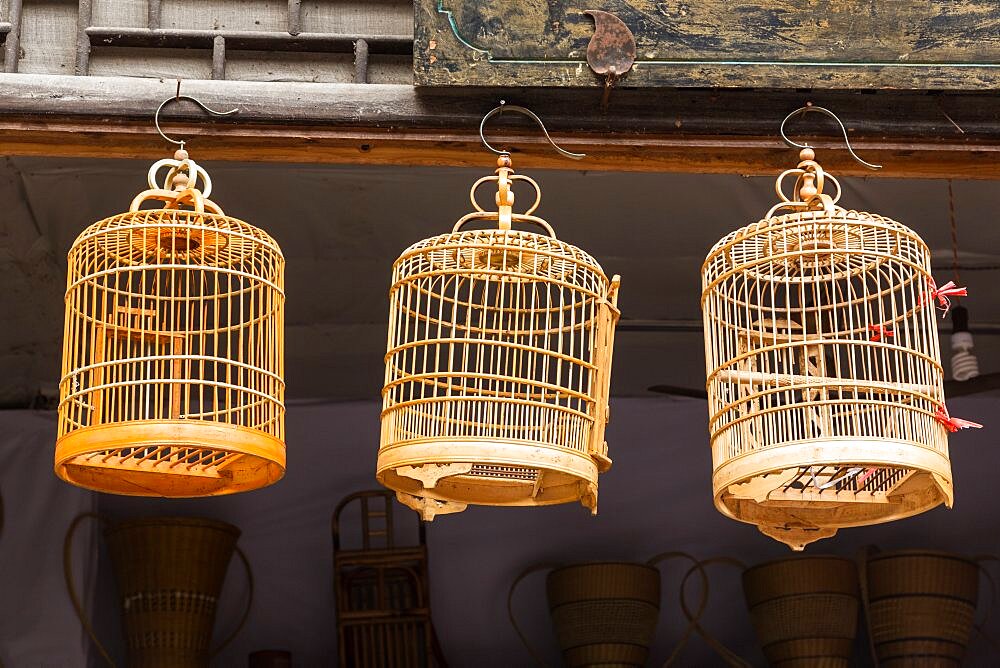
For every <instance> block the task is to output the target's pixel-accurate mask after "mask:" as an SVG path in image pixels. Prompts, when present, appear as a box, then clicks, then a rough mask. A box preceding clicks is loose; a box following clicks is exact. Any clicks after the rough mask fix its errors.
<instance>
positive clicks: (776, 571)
mask: <svg viewBox="0 0 1000 668" xmlns="http://www.w3.org/2000/svg"><path fill="white" fill-rule="evenodd" d="M743 593H744V594H745V595H746V600H747V607H748V608H749V610H750V618H751V620H752V621H753V627H754V630H755V631H756V633H757V639H758V641H759V642H760V645H761V648H762V649H763V650H764V655H765V656H766V657H767V660H768V663H770V665H772V666H775V667H777V668H848V667H849V666H850V665H851V656H852V654H853V651H854V639H855V637H856V634H857V628H858V610H859V609H860V607H861V596H860V590H859V588H858V574H857V566H856V565H855V563H854V562H853V561H851V560H850V559H842V558H839V557H827V556H816V557H796V558H791V559H780V560H777V561H771V562H768V563H764V564H758V565H757V566H753V567H751V568H748V569H747V570H746V571H744V572H743Z"/></svg>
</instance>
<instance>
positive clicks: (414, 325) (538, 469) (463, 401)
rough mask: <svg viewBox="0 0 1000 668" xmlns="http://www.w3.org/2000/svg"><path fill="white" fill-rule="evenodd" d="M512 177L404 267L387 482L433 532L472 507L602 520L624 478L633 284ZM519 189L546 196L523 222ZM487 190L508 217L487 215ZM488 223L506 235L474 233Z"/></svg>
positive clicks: (386, 424)
mask: <svg viewBox="0 0 1000 668" xmlns="http://www.w3.org/2000/svg"><path fill="white" fill-rule="evenodd" d="M498 166H499V168H498V169H497V175H496V176H488V177H484V178H482V179H480V180H479V181H477V182H476V183H475V184H474V185H473V188H472V193H471V199H472V203H473V205H474V207H475V211H474V212H473V213H470V214H468V215H466V216H464V217H463V218H462V219H460V220H459V221H458V223H457V224H456V225H455V227H454V229H453V230H452V232H451V233H448V234H443V235H439V236H436V237H432V238H430V239H425V240H424V241H421V242H418V243H416V244H414V245H413V246H411V247H410V248H408V249H407V250H406V251H404V252H403V254H402V255H401V256H400V258H399V259H398V260H397V261H396V263H395V265H394V266H393V277H392V287H391V289H390V296H389V298H390V310H389V332H388V352H387V353H386V357H385V363H386V372H385V387H384V389H383V393H382V394H383V410H382V436H381V444H380V448H379V457H378V470H377V475H378V479H379V481H380V482H382V483H383V484H384V485H386V486H387V487H389V488H391V489H394V490H396V492H397V496H398V498H399V499H400V501H401V502H403V503H405V504H407V505H409V506H410V507H411V508H414V509H415V510H417V511H418V512H420V513H421V515H422V516H423V517H424V519H427V520H430V519H432V518H433V517H434V516H435V515H436V514H442V513H448V512H457V511H461V510H464V509H465V507H466V506H467V505H468V504H481V505H498V506H525V505H547V504H555V503H566V502H570V501H576V500H579V501H580V502H581V503H582V504H583V505H584V506H586V507H587V508H589V509H591V510H592V511H593V512H596V508H597V477H598V473H599V472H600V471H604V470H607V468H608V467H609V466H610V464H611V460H610V459H609V458H608V456H607V444H606V443H605V441H604V427H605V423H606V422H607V415H608V413H607V411H608V391H609V382H610V374H611V351H612V342H613V337H614V328H615V323H616V322H617V320H618V309H617V306H616V304H617V291H618V284H619V279H618V277H617V276H616V277H614V278H612V279H610V280H609V279H608V277H607V276H606V275H605V274H604V272H603V270H602V269H601V267H600V265H598V263H597V262H596V261H595V260H594V259H593V258H592V257H591V256H590V255H588V254H587V253H585V252H584V251H582V250H580V249H579V248H577V247H575V246H572V245H570V244H567V243H565V242H563V241H560V240H558V239H556V237H555V233H554V232H553V231H552V228H551V227H550V226H549V225H548V223H546V222H545V221H544V220H542V219H541V218H538V217H536V216H534V215H532V214H533V213H534V211H535V209H536V208H537V207H538V204H539V201H540V197H541V195H540V190H539V189H538V185H537V184H536V183H535V182H534V181H533V180H531V179H529V178H527V177H525V176H521V175H514V174H513V170H512V169H511V168H510V158H509V156H507V155H504V156H501V158H500V159H499V160H498ZM514 181H523V182H526V183H528V184H529V185H531V186H532V187H534V189H535V191H536V193H537V196H536V198H535V201H534V204H532V206H531V207H530V208H528V210H527V211H526V212H525V213H523V214H519V213H513V212H512V204H513V191H512V190H511V184H512V182H514ZM486 182H496V183H497V187H498V193H497V202H498V210H497V211H486V210H484V209H483V208H482V207H481V206H480V205H479V204H478V203H477V202H476V199H475V194H476V189H477V188H478V187H479V186H480V185H482V184H483V183H486ZM476 222H479V223H483V222H486V223H496V224H497V227H496V228H494V229H463V228H465V227H466V225H468V224H470V223H476ZM513 223H518V224H523V225H532V226H534V227H536V228H540V229H541V232H542V233H536V232H534V231H531V232H529V231H521V230H514V229H512V224H513Z"/></svg>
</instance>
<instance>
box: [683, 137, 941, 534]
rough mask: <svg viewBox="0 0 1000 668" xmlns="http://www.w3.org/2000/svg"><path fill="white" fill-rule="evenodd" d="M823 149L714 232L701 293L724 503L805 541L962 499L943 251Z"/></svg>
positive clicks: (769, 530)
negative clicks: (942, 310) (938, 314)
mask: <svg viewBox="0 0 1000 668" xmlns="http://www.w3.org/2000/svg"><path fill="white" fill-rule="evenodd" d="M814 158H815V155H814V153H813V151H812V150H811V149H808V148H805V149H803V151H802V152H801V154H800V159H801V162H800V163H799V164H798V166H797V167H796V168H795V169H790V170H787V171H786V172H784V173H783V174H782V175H781V176H780V177H779V178H778V181H777V185H776V190H777V193H778V195H779V197H780V199H781V202H779V203H778V204H777V205H775V206H774V207H773V208H772V209H771V211H769V212H768V214H767V215H766V216H765V217H764V218H763V220H761V221H760V222H757V223H754V224H752V225H749V226H747V227H744V228H742V229H740V230H738V231H736V232H733V233H732V234H729V235H728V236H726V237H725V238H724V239H722V240H721V241H720V242H719V243H717V244H716V245H715V247H714V248H713V249H712V251H711V252H710V253H709V255H708V257H707V259H706V261H705V264H704V266H703V292H702V298H701V303H702V310H703V314H704V325H705V350H706V363H707V371H708V384H707V388H708V396H709V415H710V420H709V429H710V432H711V441H712V457H713V463H714V473H713V487H714V494H715V504H716V506H717V507H718V509H719V510H720V511H721V512H722V513H724V514H726V515H728V516H730V517H733V518H736V519H739V520H741V521H744V522H749V523H753V524H756V525H758V527H759V529H760V530H761V531H762V532H764V533H765V534H767V535H769V536H771V537H773V538H776V539H777V540H780V541H782V542H785V543H787V544H789V545H790V546H792V547H793V548H795V549H802V548H803V547H804V546H805V544H807V543H809V542H811V541H814V540H817V539H819V538H824V537H828V536H831V535H833V534H834V533H835V532H836V530H837V529H838V528H839V527H848V526H856V525H865V524H875V523H879V522H887V521H890V520H894V519H898V518H902V517H908V516H910V515H914V514H917V513H920V512H923V511H926V510H928V509H930V508H933V507H935V506H937V505H938V504H941V503H944V504H946V505H947V506H949V507H950V506H951V503H952V476H951V466H950V463H949V458H948V440H947V433H946V426H947V420H946V419H944V418H943V417H942V416H943V415H944V416H946V415H947V413H946V411H945V409H944V388H943V373H942V367H941V355H940V350H939V347H938V338H937V325H936V322H935V313H934V304H933V296H934V290H935V289H934V284H933V281H932V279H931V274H930V270H931V261H930V253H929V251H928V249H927V246H926V245H925V244H924V242H923V241H922V240H921V239H920V237H919V236H917V234H916V233H915V232H913V231H912V230H910V229H909V228H907V227H906V226H904V225H901V224H900V223H897V222H895V221H893V220H890V219H888V218H885V217H883V216H879V215H876V214H871V213H865V212H861V211H849V210H845V209H843V208H842V207H840V206H838V205H837V200H838V199H839V198H840V185H839V184H838V183H837V181H836V179H834V178H833V177H832V176H830V175H829V174H827V173H825V172H824V171H823V169H822V168H821V167H820V165H819V164H818V163H817V162H816V161H815V159H814ZM789 175H791V176H794V177H795V178H796V183H795V187H794V192H793V193H792V195H791V197H788V196H786V195H785V194H784V193H783V191H782V183H783V180H784V178H785V177H787V176H789ZM831 184H832V188H833V189H835V195H834V196H830V195H829V194H827V193H825V192H824V187H825V186H828V185H831ZM783 211H785V212H783Z"/></svg>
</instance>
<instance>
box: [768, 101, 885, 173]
mask: <svg viewBox="0 0 1000 668" xmlns="http://www.w3.org/2000/svg"><path fill="white" fill-rule="evenodd" d="M810 111H818V112H819V113H821V114H825V115H827V116H829V117H830V118H832V119H833V120H835V121H837V125H839V126H840V131H841V133H843V135H844V143H845V144H846V145H847V152H848V153H850V154H851V157H852V158H854V159H855V160H857V161H858V162H859V163H860V164H862V165H864V166H865V167H867V168H868V169H882V165H876V164H873V163H871V162H867V161H865V160H862V159H861V158H860V157H858V154H857V153H855V152H854V149H853V148H852V147H851V140H850V139H848V137H847V128H845V127H844V124H843V122H842V121H841V120H840V118H839V117H838V116H837V114H835V113H833V112H832V111H830V110H829V109H827V108H825V107H816V106H813V105H808V106H805V107H799V108H798V109H796V110H795V111H793V112H792V113H790V114H788V115H787V116H785V120H783V121H781V128H780V129H779V132H780V133H781V138H782V139H783V140H784V141H785V143H786V144H788V145H789V146H791V147H792V148H800V149H801V148H812V146H810V145H809V144H798V143H796V142H793V141H792V140H791V139H789V138H788V135H786V134H785V125H787V124H788V121H790V120H792V119H793V118H795V117H796V116H804V115H806V114H807V113H809V112H810Z"/></svg>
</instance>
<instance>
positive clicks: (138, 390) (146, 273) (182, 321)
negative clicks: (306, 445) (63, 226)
mask: <svg viewBox="0 0 1000 668" xmlns="http://www.w3.org/2000/svg"><path fill="white" fill-rule="evenodd" d="M163 168H166V169H167V174H166V178H165V181H164V185H162V186H158V185H157V183H156V178H157V174H158V173H159V171H160V170H162V169H163ZM199 182H200V183H201V184H202V185H200V186H199ZM149 185H150V189H149V190H146V191H144V192H142V193H140V194H139V195H138V196H136V198H135V199H134V200H133V201H132V205H131V207H130V208H129V211H128V212H126V213H122V214H119V215H116V216H112V217H111V218H107V219H105V220H102V221H99V222H97V223H94V224H93V225H91V226H90V227H89V228H87V229H86V230H85V231H84V232H83V233H82V234H81V235H80V236H79V237H78V238H77V240H76V242H75V243H74V244H73V246H72V248H71V249H70V251H69V272H68V274H69V275H68V287H67V290H66V328H65V338H64V344H63V376H62V382H61V384H60V403H59V435H58V441H57V444H56V456H55V470H56V474H57V475H58V476H59V477H60V478H62V479H64V480H66V481H67V482H71V483H73V484H75V485H79V486H81V487H87V488H90V489H95V490H100V491H104V492H112V493H116V494H130V495H138V496H172V497H181V496H208V495H216V494H228V493H231V492H239V491H243V490H249V489H255V488H258V487H262V486H264V485H268V484H270V483H273V482H275V481H277V480H278V479H280V478H281V476H282V475H283V473H284V467H285V445H284V412H285V409H284V403H283V400H284V380H283V366H284V363H283V349H284V346H283V323H284V315H283V314H284V301H285V298H284V288H283V280H284V279H283V276H284V258H283V257H282V255H281V250H280V249H279V248H278V245H277V243H275V241H274V240H273V239H272V238H271V237H269V236H268V235H267V234H266V233H265V232H263V231H262V230H260V229H258V228H256V227H253V226H252V225H249V224H247V223H244V222H242V221H240V220H237V219H235V218H232V217H230V216H227V215H225V214H224V213H223V212H222V209H220V208H219V207H218V205H216V204H215V203H214V202H212V201H211V200H210V199H208V197H209V195H210V194H211V189H212V185H211V180H210V179H209V177H208V174H207V173H206V172H205V171H204V170H203V169H202V168H201V167H199V166H198V165H197V164H195V162H194V161H193V160H191V159H189V158H188V155H187V152H186V151H184V150H183V149H181V150H180V151H178V152H177V153H176V154H175V156H174V159H173V160H161V161H159V162H157V163H156V164H154V165H153V167H152V168H151V169H150V171H149ZM148 203H162V208H145V209H144V208H142V207H143V205H144V204H148Z"/></svg>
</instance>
